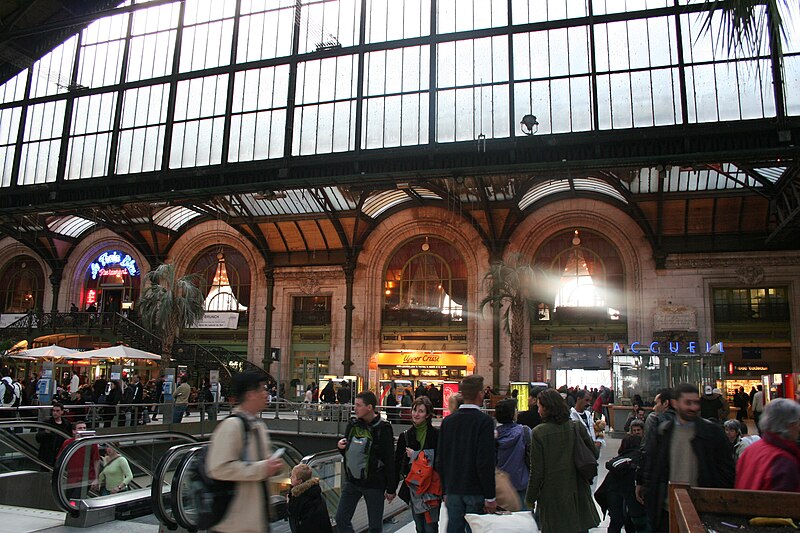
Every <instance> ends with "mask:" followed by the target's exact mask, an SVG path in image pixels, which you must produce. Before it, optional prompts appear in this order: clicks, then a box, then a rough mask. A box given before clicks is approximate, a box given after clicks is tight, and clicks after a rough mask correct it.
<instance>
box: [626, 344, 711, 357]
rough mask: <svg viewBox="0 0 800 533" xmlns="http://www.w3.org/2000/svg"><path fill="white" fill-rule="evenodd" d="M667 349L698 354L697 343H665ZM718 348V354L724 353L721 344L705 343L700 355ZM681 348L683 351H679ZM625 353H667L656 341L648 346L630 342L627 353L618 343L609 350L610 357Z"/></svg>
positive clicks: (670, 351) (672, 351) (671, 351)
mask: <svg viewBox="0 0 800 533" xmlns="http://www.w3.org/2000/svg"><path fill="white" fill-rule="evenodd" d="M664 344H666V345H668V347H669V353H700V352H698V351H697V349H698V343H697V342H694V341H692V342H667V343H664ZM715 346H717V347H719V353H725V349H724V347H723V346H722V343H721V342H718V343H716V344H711V343H710V342H707V343H706V350H705V351H704V352H702V353H709V352H711V348H712V347H715ZM681 348H683V351H681ZM625 353H634V354H639V353H651V354H660V353H668V352H666V351H664V352H662V351H661V343H660V342H658V341H653V342H651V343H650V344H647V343H642V342H632V343H631V345H630V349H629V351H627V352H626V351H625V345H624V344H620V343H618V342H615V343H614V346H613V347H612V348H611V354H612V355H622V354H625Z"/></svg>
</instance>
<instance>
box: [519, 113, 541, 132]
mask: <svg viewBox="0 0 800 533" xmlns="http://www.w3.org/2000/svg"><path fill="white" fill-rule="evenodd" d="M519 125H520V129H521V130H522V133H524V134H525V135H533V134H534V133H536V132H537V131H539V121H537V120H536V115H525V116H524V117H522V121H521V122H520V123H519Z"/></svg>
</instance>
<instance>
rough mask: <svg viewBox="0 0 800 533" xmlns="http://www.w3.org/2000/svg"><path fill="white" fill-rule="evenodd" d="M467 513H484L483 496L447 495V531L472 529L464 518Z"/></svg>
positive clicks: (461, 531)
mask: <svg viewBox="0 0 800 533" xmlns="http://www.w3.org/2000/svg"><path fill="white" fill-rule="evenodd" d="M467 513H474V514H483V496H480V495H476V494H448V495H447V533H464V531H468V532H469V533H472V530H471V529H470V528H469V526H468V525H467V521H466V520H464V515H466V514H467Z"/></svg>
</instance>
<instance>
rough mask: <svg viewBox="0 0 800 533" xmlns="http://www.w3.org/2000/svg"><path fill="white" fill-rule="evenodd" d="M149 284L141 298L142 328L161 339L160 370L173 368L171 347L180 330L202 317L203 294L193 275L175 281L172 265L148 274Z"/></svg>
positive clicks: (165, 265) (166, 265) (164, 265)
mask: <svg viewBox="0 0 800 533" xmlns="http://www.w3.org/2000/svg"><path fill="white" fill-rule="evenodd" d="M146 277H147V280H148V281H149V282H150V285H149V286H148V287H147V289H145V291H144V292H143V293H142V296H141V298H140V299H139V312H140V313H141V316H142V325H143V326H144V327H145V328H146V329H147V330H149V331H150V332H151V333H153V334H155V335H159V336H160V337H161V339H162V345H161V368H162V369H167V368H169V366H170V361H171V356H172V345H173V344H174V343H175V339H176V338H177V337H178V335H179V333H180V331H181V329H183V328H188V327H192V326H194V325H195V324H197V322H199V321H200V319H201V318H203V313H204V310H203V295H202V293H201V292H200V289H199V288H198V286H197V285H196V284H195V280H196V276H195V275H194V274H190V275H188V276H183V277H181V278H177V279H176V275H175V267H174V266H173V265H172V264H163V265H160V266H159V267H158V268H156V269H155V270H151V271H150V272H148V273H147V276H146Z"/></svg>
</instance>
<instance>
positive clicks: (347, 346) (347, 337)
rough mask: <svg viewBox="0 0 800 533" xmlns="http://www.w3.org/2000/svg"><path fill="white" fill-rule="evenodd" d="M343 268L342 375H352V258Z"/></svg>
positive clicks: (353, 272)
mask: <svg viewBox="0 0 800 533" xmlns="http://www.w3.org/2000/svg"><path fill="white" fill-rule="evenodd" d="M342 269H343V270H344V283H345V304H344V311H345V313H344V361H342V365H343V366H344V375H345V376H350V375H352V373H351V369H352V367H353V359H352V357H351V353H352V349H353V338H352V337H353V309H354V308H355V307H354V306H353V280H354V279H355V271H356V266H355V264H354V263H353V261H352V260H348V261H347V263H345V264H344V265H342Z"/></svg>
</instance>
